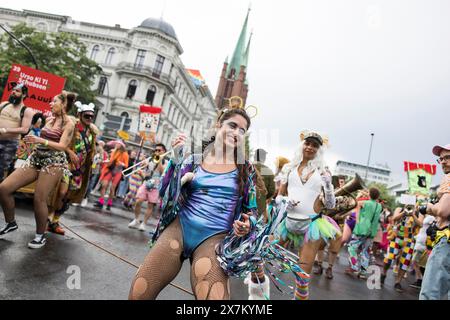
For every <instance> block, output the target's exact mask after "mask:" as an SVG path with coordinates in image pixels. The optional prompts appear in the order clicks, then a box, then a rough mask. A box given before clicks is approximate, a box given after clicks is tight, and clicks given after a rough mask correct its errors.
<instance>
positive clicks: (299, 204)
mask: <svg viewBox="0 0 450 320" xmlns="http://www.w3.org/2000/svg"><path fill="white" fill-rule="evenodd" d="M300 137H301V141H302V142H301V145H300V148H299V150H297V152H296V155H295V157H294V159H293V160H292V161H291V163H289V164H288V165H286V166H284V168H283V176H282V180H281V182H282V186H281V188H280V195H279V196H278V197H280V196H288V197H289V199H290V200H291V204H292V205H291V207H292V208H290V210H288V215H287V218H286V219H285V220H284V221H283V223H282V224H281V225H280V228H279V236H280V238H281V242H280V243H281V244H283V243H284V242H287V241H288V240H291V241H293V242H294V245H295V246H296V247H299V257H300V263H301V267H302V268H303V270H304V271H305V272H306V274H308V275H309V274H311V271H312V267H313V263H314V259H315V257H316V254H317V252H318V250H319V247H320V244H321V241H320V240H321V239H323V240H325V241H328V240H329V239H334V238H335V237H336V236H340V229H339V226H338V225H336V223H335V222H334V220H333V219H331V218H329V217H327V216H324V217H323V216H322V215H320V214H319V213H320V212H321V210H322V209H323V207H325V208H327V209H332V208H334V207H335V204H336V198H335V196H334V188H333V185H332V183H331V174H330V172H329V171H328V170H326V167H325V163H324V160H323V156H324V152H325V145H324V144H325V142H326V141H324V139H323V137H322V136H321V135H320V134H318V133H315V132H304V133H302V134H301V136H300ZM322 190H323V191H324V192H323V193H322ZM308 298H309V277H304V278H303V279H297V281H296V289H295V299H299V300H306V299H308Z"/></svg>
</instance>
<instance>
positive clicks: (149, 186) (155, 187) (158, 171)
mask: <svg viewBox="0 0 450 320" xmlns="http://www.w3.org/2000/svg"><path fill="white" fill-rule="evenodd" d="M166 152H167V149H166V146H165V145H164V144H157V145H156V147H155V151H154V157H155V156H156V157H160V156H161V155H163V154H165V153H166ZM152 161H153V160H150V163H149V167H148V173H147V174H146V176H145V179H144V183H143V184H142V185H141V186H140V187H139V189H138V192H137V195H136V206H135V209H134V216H135V219H134V220H133V221H132V222H131V223H130V224H129V225H128V227H129V228H132V229H139V230H140V231H145V230H146V228H145V226H146V225H147V223H148V220H149V219H150V217H151V216H152V213H153V209H154V207H155V206H156V205H157V204H159V202H160V198H159V184H160V181H161V177H162V175H163V173H164V170H165V169H166V165H167V163H166V161H165V159H164V158H162V159H161V160H160V161H159V162H158V163H157V164H155V163H153V162H152ZM145 201H147V211H146V213H145V215H144V221H142V223H141V222H140V220H139V217H140V215H141V207H142V203H143V202H145Z"/></svg>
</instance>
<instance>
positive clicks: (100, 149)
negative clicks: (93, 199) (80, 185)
mask: <svg viewBox="0 0 450 320" xmlns="http://www.w3.org/2000/svg"><path fill="white" fill-rule="evenodd" d="M97 140H98V139H97ZM104 147H105V142H104V141H101V140H98V141H97V142H96V143H95V156H94V160H93V161H92V172H91V178H90V179H89V185H88V188H87V190H86V196H85V198H84V199H83V201H82V202H81V206H82V207H85V206H87V204H88V202H89V199H88V197H89V195H90V194H91V192H92V191H93V190H94V189H95V187H96V185H97V183H98V181H99V180H100V172H101V170H102V168H103V166H104V163H105V162H107V160H108V153H107V152H106V151H105V149H104Z"/></svg>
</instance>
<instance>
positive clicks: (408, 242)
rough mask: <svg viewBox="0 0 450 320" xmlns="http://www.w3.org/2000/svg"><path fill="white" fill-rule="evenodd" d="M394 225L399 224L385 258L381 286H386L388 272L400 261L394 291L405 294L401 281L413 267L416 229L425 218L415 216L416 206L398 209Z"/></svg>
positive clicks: (395, 212) (395, 213)
mask: <svg viewBox="0 0 450 320" xmlns="http://www.w3.org/2000/svg"><path fill="white" fill-rule="evenodd" d="M393 223H394V224H397V228H396V231H394V235H393V240H392V241H391V242H390V243H389V249H388V252H387V253H386V255H385V258H384V267H383V272H382V274H381V284H383V285H384V281H385V279H386V275H387V272H388V270H389V268H390V267H391V265H392V262H397V259H398V263H399V264H398V266H399V270H398V274H397V277H396V280H395V285H394V289H395V290H396V291H397V292H400V293H401V292H403V288H402V286H401V281H402V280H403V278H404V276H405V274H406V272H407V271H408V269H409V267H410V265H411V258H412V254H413V251H414V227H415V226H416V225H417V224H419V223H420V224H422V223H423V216H422V215H420V217H419V218H418V217H417V216H416V214H415V209H414V206H409V205H408V206H405V207H403V208H397V209H396V210H395V211H394V216H393Z"/></svg>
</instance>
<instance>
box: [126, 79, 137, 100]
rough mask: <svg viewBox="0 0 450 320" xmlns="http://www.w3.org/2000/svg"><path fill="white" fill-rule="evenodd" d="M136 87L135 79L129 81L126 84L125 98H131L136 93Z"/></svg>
mask: <svg viewBox="0 0 450 320" xmlns="http://www.w3.org/2000/svg"><path fill="white" fill-rule="evenodd" d="M136 89H137V81H136V80H131V81H130V83H129V84H128V90H127V95H126V98H127V99H133V97H134V95H135V94H136Z"/></svg>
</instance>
